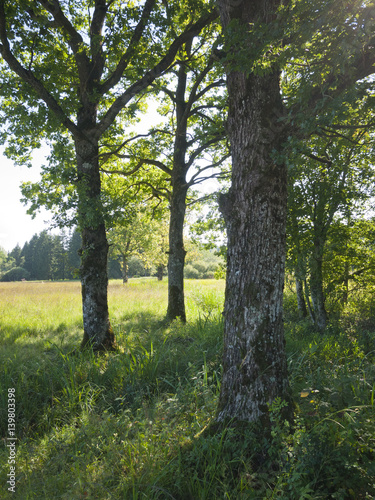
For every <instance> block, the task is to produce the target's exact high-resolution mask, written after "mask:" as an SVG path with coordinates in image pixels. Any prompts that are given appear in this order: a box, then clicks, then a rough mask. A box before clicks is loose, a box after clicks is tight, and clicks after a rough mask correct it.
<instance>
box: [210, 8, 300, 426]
mask: <svg viewBox="0 0 375 500" xmlns="http://www.w3.org/2000/svg"><path fill="white" fill-rule="evenodd" d="M236 4H237V5H238V2H236ZM278 4H279V3H278V2H276V1H266V0H257V1H250V0H244V1H243V2H242V3H241V4H240V6H239V7H234V8H233V9H232V8H231V5H232V1H231V0H221V2H220V3H219V7H220V10H221V19H222V23H223V25H224V28H225V27H226V26H227V25H228V23H229V22H230V21H231V20H232V19H235V18H237V20H239V22H240V23H241V24H242V25H243V26H244V28H245V29H246V30H247V29H248V28H247V27H248V26H249V25H250V24H251V23H254V22H256V21H259V20H261V21H263V22H268V21H269V20H270V16H271V15H272V13H273V12H275V11H276V8H277V6H278ZM233 50H234V49H233ZM279 79H280V74H279V71H278V70H277V69H274V70H273V71H270V72H268V74H266V75H263V76H257V75H255V74H254V73H250V75H247V74H246V73H245V69H244V72H240V71H231V70H230V69H229V71H228V75H227V82H228V83H227V84H228V94H229V118H228V132H229V137H230V142H231V148H232V186H231V188H230V191H229V193H228V195H226V196H223V197H222V198H221V200H220V201H221V202H220V208H221V211H222V213H223V215H224V218H225V220H226V224H227V233H228V258H227V281H226V293H225V307H224V356H223V380H222V385H221V393H220V399H219V405H218V412H217V415H216V420H217V421H218V422H227V421H230V420H232V419H235V420H237V421H246V422H253V421H261V422H262V423H263V424H264V425H265V432H267V429H269V428H270V425H271V424H270V420H269V413H268V404H270V403H272V402H273V401H274V400H275V399H276V398H281V399H282V400H284V401H286V402H287V403H289V401H290V391H289V382H288V376H287V363H286V355H285V339H284V329H283V311H282V300H283V287H284V267H285V232H286V205H287V169H286V166H285V164H284V163H283V162H282V161H281V160H280V159H279V161H278V160H277V159H276V157H275V156H274V155H273V152H275V151H276V152H278V153H280V152H281V151H282V143H283V141H284V133H283V130H282V129H281V127H280V126H279V124H278V118H279V117H280V116H281V115H282V113H283V106H282V101H281V97H280V86H279ZM290 414H291V409H290V405H288V407H287V408H286V412H285V416H286V417H289V416H290Z"/></svg>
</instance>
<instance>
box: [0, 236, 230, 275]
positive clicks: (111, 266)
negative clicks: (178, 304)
mask: <svg viewBox="0 0 375 500" xmlns="http://www.w3.org/2000/svg"><path fill="white" fill-rule="evenodd" d="M80 249H81V235H80V233H79V232H78V231H77V230H75V231H73V232H71V233H69V234H67V233H65V232H62V233H61V234H59V235H53V234H50V233H48V232H47V231H42V232H41V233H40V234H35V235H34V236H33V237H32V238H31V240H30V241H28V242H26V243H25V244H24V246H23V247H22V248H21V247H20V245H18V244H17V245H16V246H15V247H14V248H13V250H11V251H10V252H8V253H7V252H6V251H5V250H4V249H2V248H1V247H0V281H21V280H23V279H24V280H44V281H47V280H72V279H79V268H80V260H81V259H80V255H79V254H80ZM188 253H189V256H190V258H189V257H187V259H186V264H187V265H186V269H185V277H186V278H188V279H192V278H199V279H202V278H213V277H214V276H215V277H221V276H216V275H217V274H218V273H220V272H222V271H221V270H222V266H223V259H222V258H221V257H218V256H217V255H215V254H214V252H211V251H208V250H204V249H199V248H198V247H194V250H192V249H191V250H190V251H189V252H188ZM127 269H128V276H129V278H133V277H143V276H154V275H155V276H156V275H157V267H156V266H152V267H150V268H148V267H146V266H145V265H144V262H143V261H142V259H140V258H139V257H137V256H136V255H134V256H132V257H130V258H129V260H128V263H127ZM165 272H166V271H165ZM108 277H109V279H121V278H122V277H123V275H122V269H121V259H120V257H119V256H116V255H112V252H110V255H109V259H108ZM159 279H160V276H159Z"/></svg>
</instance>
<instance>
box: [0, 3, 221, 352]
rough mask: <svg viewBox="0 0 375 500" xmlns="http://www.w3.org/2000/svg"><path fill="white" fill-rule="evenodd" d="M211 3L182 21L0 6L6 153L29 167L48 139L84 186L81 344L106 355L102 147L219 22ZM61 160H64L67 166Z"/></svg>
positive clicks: (72, 6)
mask: <svg viewBox="0 0 375 500" xmlns="http://www.w3.org/2000/svg"><path fill="white" fill-rule="evenodd" d="M206 7H207V8H208V7H209V6H208V5H206V4H204V3H203V4H202V14H201V16H200V17H199V19H197V15H196V10H195V9H194V10H193V9H187V10H186V9H185V10H184V14H185V19H186V22H182V19H181V16H180V12H181V11H180V7H179V5H175V4H173V5H172V6H171V7H170V6H169V4H167V5H166V6H165V9H164V7H160V8H159V7H157V4H156V2H155V0H146V1H145V3H144V5H143V6H139V5H133V4H127V5H126V6H124V4H122V3H121V2H114V1H109V2H106V0H95V2H94V3H93V2H91V1H83V2H82V1H79V2H78V1H72V2H69V3H68V4H66V3H65V2H62V1H59V0H38V1H37V2H33V3H30V2H29V1H28V0H24V1H20V2H17V3H16V4H14V2H10V1H6V0H2V1H1V2H0V42H1V44H0V53H1V55H2V57H3V64H2V78H1V80H2V85H1V93H2V100H3V104H6V106H4V107H3V115H4V114H6V115H7V119H8V120H9V124H8V128H7V131H6V137H5V134H4V133H3V140H7V141H8V143H9V146H8V147H7V149H6V151H7V153H8V154H9V155H10V156H11V157H13V158H16V159H17V161H24V160H25V159H27V157H28V152H29V151H30V149H32V148H35V147H38V146H39V145H40V141H41V138H42V137H44V138H46V139H48V140H49V142H50V145H51V148H52V156H54V161H53V160H51V166H52V169H54V172H55V173H57V174H58V172H59V171H60V172H61V170H62V171H63V172H64V168H65V167H67V170H68V172H69V173H68V176H67V177H68V178H69V179H68V180H69V181H70V182H71V183H72V184H74V186H75V190H76V207H75V208H76V211H77V221H78V225H79V228H80V231H81V235H82V254H81V267H80V278H81V283H82V306H83V325H84V337H83V341H82V346H85V345H87V344H89V345H91V346H92V347H93V348H95V349H103V348H104V349H106V348H113V346H114V344H115V338H114V334H113V330H112V328H111V324H110V321H109V315H108V300H107V284H108V277H107V254H108V242H107V239H106V228H105V219H106V211H105V207H104V206H103V202H102V199H101V179H100V169H99V167H100V161H99V158H100V148H101V146H102V144H101V141H103V140H104V139H108V138H109V137H111V135H110V134H112V143H113V141H114V137H113V136H116V133H117V132H119V131H121V132H122V130H121V125H120V120H119V119H120V118H121V119H122V120H126V117H127V116H128V117H129V116H131V114H132V113H134V111H135V109H136V106H134V104H133V102H134V97H135V96H140V95H141V94H142V93H143V92H144V91H145V90H146V89H147V87H148V86H149V85H150V84H151V83H152V82H153V81H154V80H155V79H156V78H157V77H158V76H160V75H162V74H163V73H164V72H165V71H166V70H167V69H168V68H169V67H170V65H171V64H172V63H173V61H174V58H175V55H176V53H177V51H178V50H179V48H180V47H181V45H183V44H184V43H186V42H187V41H188V40H190V39H191V37H193V36H195V35H196V34H198V33H199V32H200V30H201V29H202V28H203V27H204V26H205V25H206V24H207V23H209V22H210V21H211V20H212V19H214V18H215V17H216V14H213V13H212V12H207V10H206ZM177 20H178V22H179V24H178V25H177V24H176V21H177ZM176 32H177V34H176ZM160 52H161V53H162V54H163V55H162V56H159V53H160ZM62 66H63V67H64V72H61V67H62ZM8 110H11V111H9V112H7V111H8ZM121 113H122V115H121V117H120V114H121ZM108 142H111V140H108ZM73 155H74V159H73ZM57 159H63V160H64V161H63V162H62V164H61V166H60V167H56V165H57V164H58V163H59V162H58V161H56V160H57ZM73 162H74V163H75V168H74V169H72V168H71V165H72V163H73ZM59 169H60V170H59ZM61 175H62V174H61ZM61 175H60V176H59V177H58V179H59V181H61V179H62V177H61ZM64 175H66V174H65V172H64ZM58 195H59V194H58V193H57V196H58ZM47 203H48V200H47Z"/></svg>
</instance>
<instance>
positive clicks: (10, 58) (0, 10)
mask: <svg viewBox="0 0 375 500" xmlns="http://www.w3.org/2000/svg"><path fill="white" fill-rule="evenodd" d="M0 40H1V44H0V53H1V55H2V56H3V58H4V60H5V61H6V62H7V64H8V65H9V67H10V69H11V70H12V71H14V72H15V73H16V74H17V75H18V76H19V77H20V78H21V79H22V80H23V81H24V82H26V83H27V84H29V85H30V86H31V87H32V88H33V90H34V91H35V92H36V93H37V95H38V96H39V98H40V99H42V101H44V102H45V103H46V105H47V106H48V108H49V109H50V110H51V111H52V112H53V113H54V114H55V116H56V117H57V118H58V119H59V120H60V122H61V123H62V125H64V126H65V127H66V128H67V129H68V130H69V131H70V132H71V133H72V135H73V136H74V137H82V132H81V131H80V130H79V129H78V127H77V126H76V125H75V123H74V122H72V121H71V120H70V119H69V118H68V117H67V115H66V114H65V112H64V110H63V109H62V107H61V106H60V105H59V103H58V102H57V101H56V100H55V98H54V97H53V96H52V95H51V94H50V93H49V92H48V91H47V89H46V88H45V87H44V85H43V83H42V82H41V81H40V80H38V79H37V78H36V77H35V76H34V74H33V72H32V71H30V70H27V69H25V68H24V67H23V66H22V65H21V64H20V62H19V61H18V60H17V59H16V57H15V56H14V55H13V53H12V51H11V49H10V46H9V40H8V35H7V31H6V16H5V10H4V2H0Z"/></svg>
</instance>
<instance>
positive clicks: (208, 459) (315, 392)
mask: <svg viewBox="0 0 375 500" xmlns="http://www.w3.org/2000/svg"><path fill="white" fill-rule="evenodd" d="M223 301H224V282H223V281H214V280H202V281H198V280H191V281H187V282H186V302H187V316H188V323H187V324H186V325H183V324H182V323H181V322H179V321H176V322H174V323H172V324H169V325H167V324H165V322H164V321H163V320H164V317H165V312H166V307H167V283H166V281H163V282H158V281H157V280H156V279H155V280H154V279H151V280H150V279H148V280H143V279H138V280H130V282H129V283H128V284H125V285H123V284H122V283H121V282H120V281H111V282H110V284H109V308H110V316H111V322H112V324H113V326H114V329H115V333H116V337H117V341H118V345H119V349H118V351H117V352H114V353H107V354H103V355H95V354H93V353H92V352H80V351H79V350H77V349H76V348H77V347H78V346H79V343H80V341H81V338H82V333H83V332H82V319H81V298H80V285H79V283H67V282H65V283H48V282H46V283H16V284H12V283H3V284H0V344H1V351H0V363H1V366H2V371H1V372H0V426H1V430H2V435H3V436H6V433H7V427H6V407H7V401H6V395H7V389H8V388H9V387H15V389H16V401H17V407H16V409H17V437H18V439H19V440H18V442H17V488H16V494H9V495H7V492H6V488H5V487H3V489H2V490H0V498H16V499H20V500H21V499H22V500H23V499H31V498H35V499H48V500H50V499H60V498H61V499H69V500H70V499H73V500H75V499H77V500H78V499H85V498H89V499H99V500H102V499H108V500H111V499H119V500H120V499H121V500H122V499H150V500H155V499H160V500H165V499H175V500H196V499H199V500H200V499H202V500H203V499H205V500H216V499H217V498H225V499H226V500H237V499H243V500H247V499H255V498H256V499H263V498H264V499H268V498H283V499H287V500H300V499H301V498H313V499H322V498H338V499H345V498H358V499H367V498H368V499H369V498H373V496H374V494H375V468H374V463H375V423H374V422H375V412H374V408H375V406H374V400H375V369H374V358H375V356H374V352H372V351H371V349H370V345H371V342H372V341H373V340H371V339H373V333H371V332H370V333H369V332H367V333H366V335H367V337H366V339H367V340H366V344H365V343H363V342H362V333H361V331H359V330H358V331H356V330H354V329H353V327H352V326H351V329H350V332H349V333H350V334H348V332H346V331H344V330H340V328H338V327H335V328H333V327H332V328H331V329H330V330H329V331H328V332H327V334H326V335H323V336H322V335H318V334H316V333H314V332H313V331H312V330H311V326H309V325H308V323H307V322H299V323H297V322H295V323H291V322H289V323H287V324H286V334H287V350H288V363H289V372H290V380H291V384H292V391H293V396H294V399H295V403H296V424H295V428H294V429H293V431H294V432H290V429H289V428H287V427H284V424H283V422H281V421H280V422H279V421H278V420H277V419H278V418H279V417H278V403H277V404H275V406H274V407H273V409H272V411H273V414H274V415H275V419H276V421H277V422H278V423H277V425H276V427H275V430H274V433H273V437H272V440H271V442H270V443H269V444H268V445H267V446H269V456H270V457H272V460H273V462H271V463H269V462H267V463H265V464H264V465H263V469H262V470H260V471H258V470H257V468H256V467H255V466H254V464H253V462H252V457H253V455H256V456H259V455H261V454H262V453H264V447H265V446H266V445H265V443H264V442H260V441H259V434H258V433H256V432H250V433H247V434H244V435H243V436H242V437H241V439H240V440H239V439H238V437H236V436H233V434H232V433H231V431H230V430H229V429H226V430H224V432H222V433H218V434H215V435H206V434H201V432H202V430H203V429H205V427H206V426H207V425H209V423H210V422H211V421H212V419H213V416H214V415H215V411H216V405H217V400H218V394H219V389H220V381H221V372H222V368H221V352H222V330H223V317H222V310H223ZM369 339H370V340H369ZM197 435H199V436H200V437H199V438H198V439H196V438H195V436H197ZM7 458H8V451H7V449H6V448H5V447H4V448H2V449H1V450H0V463H1V471H0V482H1V485H5V484H6V474H7V472H8V470H9V469H8V465H7Z"/></svg>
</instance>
